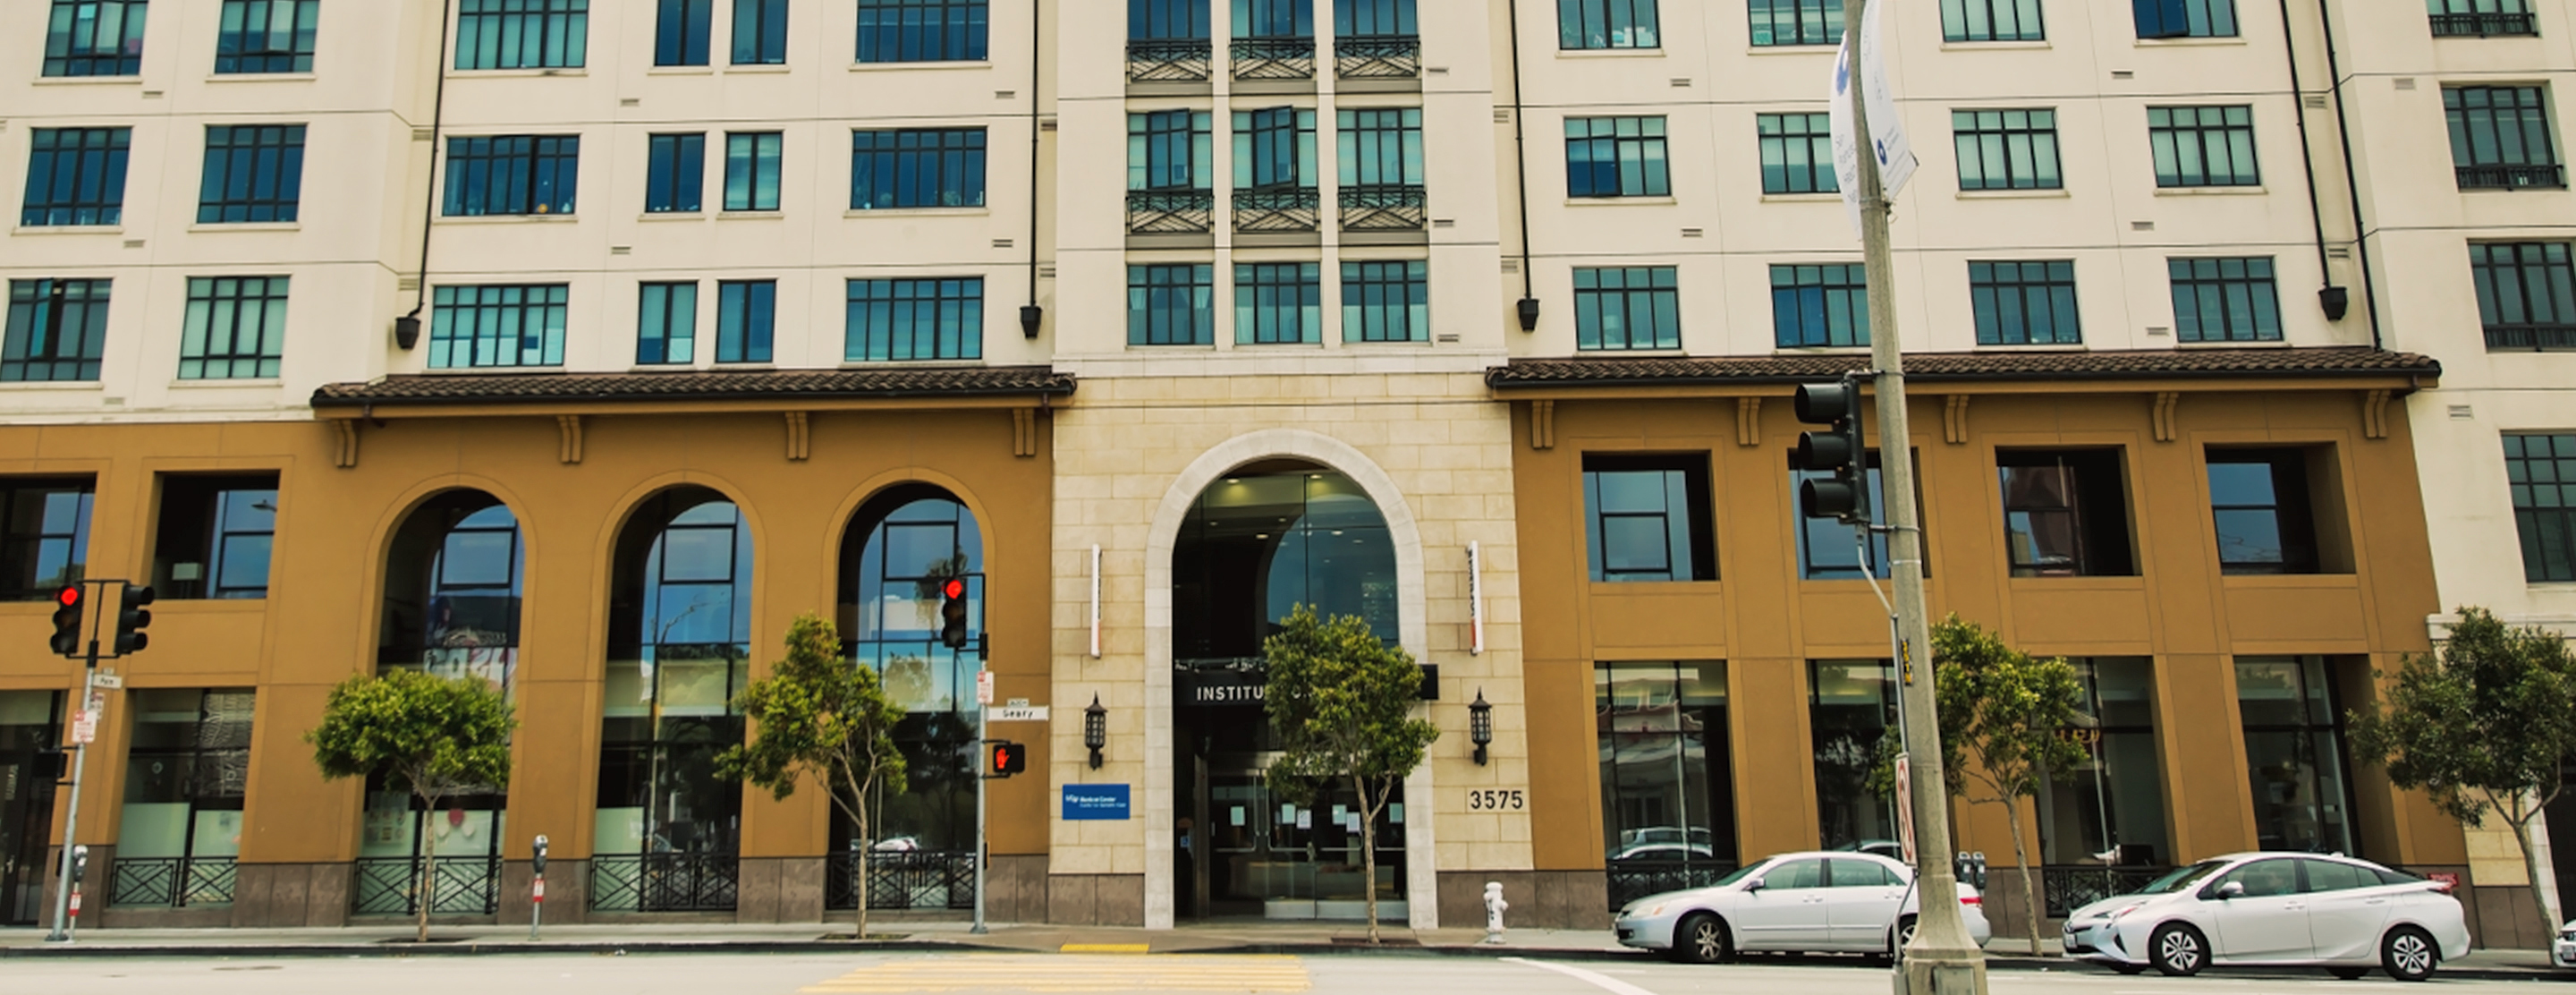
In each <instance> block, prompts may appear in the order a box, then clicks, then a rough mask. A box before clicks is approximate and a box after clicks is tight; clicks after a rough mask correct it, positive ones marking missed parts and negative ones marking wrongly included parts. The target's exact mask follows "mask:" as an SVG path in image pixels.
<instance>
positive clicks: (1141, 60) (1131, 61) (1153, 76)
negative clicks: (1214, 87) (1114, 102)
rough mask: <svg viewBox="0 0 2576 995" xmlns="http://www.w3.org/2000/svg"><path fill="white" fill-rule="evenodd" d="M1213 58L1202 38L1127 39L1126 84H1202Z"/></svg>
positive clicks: (1205, 40)
mask: <svg viewBox="0 0 2576 995" xmlns="http://www.w3.org/2000/svg"><path fill="white" fill-rule="evenodd" d="M1213 61H1214V57H1213V56H1211V55H1209V52H1208V40H1207V39H1205V38H1130V39H1128V40H1127V81H1128V82H1130V83H1204V82H1207V79H1208V67H1209V66H1210V64H1212V63H1213Z"/></svg>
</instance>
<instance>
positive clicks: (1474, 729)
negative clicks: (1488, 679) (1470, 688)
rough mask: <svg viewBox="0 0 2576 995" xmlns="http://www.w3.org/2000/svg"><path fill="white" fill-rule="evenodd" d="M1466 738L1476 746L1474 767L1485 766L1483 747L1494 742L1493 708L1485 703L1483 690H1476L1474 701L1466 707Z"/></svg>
mask: <svg viewBox="0 0 2576 995" xmlns="http://www.w3.org/2000/svg"><path fill="white" fill-rule="evenodd" d="M1467 738H1468V739H1469V740H1472V741H1474V742H1475V744H1476V766H1478V767H1482V766H1484V765H1485V747H1486V746H1488V745H1490V744H1492V743H1493V741H1494V706H1492V705H1488V704H1486V703H1485V689H1484V688H1477V689H1476V700H1475V701H1473V702H1470V703H1469V704H1468V705H1467Z"/></svg>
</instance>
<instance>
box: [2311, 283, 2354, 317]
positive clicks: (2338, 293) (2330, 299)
mask: <svg viewBox="0 0 2576 995" xmlns="http://www.w3.org/2000/svg"><path fill="white" fill-rule="evenodd" d="M2317 306H2318V307H2321V308H2324V309H2325V312H2326V320H2327V321H2342V320H2343V315H2344V312H2345V311H2348V310H2350V309H2351V308H2352V292H2351V291H2348V290H2345V289H2344V288H2342V287H2322V288H2319V289H2318V290H2317Z"/></svg>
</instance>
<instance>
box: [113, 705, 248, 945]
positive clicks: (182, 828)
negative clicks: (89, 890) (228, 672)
mask: <svg viewBox="0 0 2576 995" xmlns="http://www.w3.org/2000/svg"><path fill="white" fill-rule="evenodd" d="M126 697H127V701H126V706H127V707H128V708H129V709H130V710H131V713H132V715H133V721H134V731H133V733H132V735H133V737H134V738H133V741H132V745H131V746H130V747H128V748H127V750H126V755H125V772H126V773H125V800H124V809H123V812H122V818H121V819H120V820H119V828H118V831H117V837H116V864H115V868H114V870H115V873H114V874H113V875H112V876H111V877H110V878H109V890H108V894H107V904H109V905H111V906H121V907H128V908H132V907H141V906H155V905H158V906H165V907H171V908H180V907H201V908H202V907H218V908H219V907H222V906H226V905H230V904H232V900H233V861H234V858H235V857H236V856H238V855H239V854H240V853H241V837H242V799H243V797H244V796H245V795H246V794H247V791H248V788H249V787H250V743H251V719H252V716H253V715H254V714H256V712H257V708H256V707H255V706H256V701H257V699H256V697H255V694H254V692H252V691H251V689H249V688H217V689H210V690H199V689H195V688H185V689H182V688H154V689H149V690H137V691H131V692H128V693H127V696H126Z"/></svg>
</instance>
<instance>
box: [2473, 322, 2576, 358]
mask: <svg viewBox="0 0 2576 995" xmlns="http://www.w3.org/2000/svg"><path fill="white" fill-rule="evenodd" d="M2487 348H2488V349H2489V350H2518V349H2527V350H2530V351H2532V352H2552V351H2556V350H2560V349H2576V325H2564V324H2554V325H2488V326H2487Z"/></svg>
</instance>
